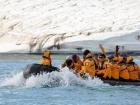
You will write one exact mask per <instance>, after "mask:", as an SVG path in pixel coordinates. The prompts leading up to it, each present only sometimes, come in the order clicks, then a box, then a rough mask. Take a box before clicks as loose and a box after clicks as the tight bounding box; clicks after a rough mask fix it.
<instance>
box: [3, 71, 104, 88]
mask: <svg viewBox="0 0 140 105" xmlns="http://www.w3.org/2000/svg"><path fill="white" fill-rule="evenodd" d="M73 85H74V86H77V85H80V86H85V87H95V86H101V85H103V86H104V85H106V84H104V83H103V82H102V81H101V80H100V79H99V78H94V79H91V78H88V80H83V79H82V78H80V77H77V76H76V75H75V74H73V72H71V71H69V70H68V69H67V68H64V69H61V72H52V73H44V74H43V75H37V76H31V77H30V78H28V79H27V80H25V79H24V77H23V72H20V73H17V74H16V75H13V76H12V77H10V78H9V77H8V78H6V79H5V80H4V81H3V82H2V83H1V85H0V86H15V87H20V86H21V87H26V88H31V87H58V86H63V87H67V86H73Z"/></svg>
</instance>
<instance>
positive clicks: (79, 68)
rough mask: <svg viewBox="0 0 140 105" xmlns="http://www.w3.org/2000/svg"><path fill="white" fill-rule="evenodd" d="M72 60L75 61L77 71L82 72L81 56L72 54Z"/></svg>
mask: <svg viewBox="0 0 140 105" xmlns="http://www.w3.org/2000/svg"><path fill="white" fill-rule="evenodd" d="M72 60H73V63H74V70H75V73H80V71H81V68H82V64H83V62H82V61H81V60H80V57H79V56H78V55H76V54H74V55H72Z"/></svg>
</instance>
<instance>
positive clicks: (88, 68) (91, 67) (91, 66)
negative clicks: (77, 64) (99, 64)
mask: <svg viewBox="0 0 140 105" xmlns="http://www.w3.org/2000/svg"><path fill="white" fill-rule="evenodd" d="M80 73H81V74H85V73H87V74H88V75H89V76H90V77H91V78H94V76H95V63H94V60H93V54H92V53H88V54H87V55H86V56H85V59H84V61H83V66H82V69H81V72H80Z"/></svg>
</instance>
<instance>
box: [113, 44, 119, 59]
mask: <svg viewBox="0 0 140 105" xmlns="http://www.w3.org/2000/svg"><path fill="white" fill-rule="evenodd" d="M114 56H115V57H118V56H119V46H118V45H116V48H115V51H114Z"/></svg>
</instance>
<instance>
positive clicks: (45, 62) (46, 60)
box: [40, 59, 51, 66]
mask: <svg viewBox="0 0 140 105" xmlns="http://www.w3.org/2000/svg"><path fill="white" fill-rule="evenodd" d="M40 64H42V65H48V66H51V61H50V60H49V59H42V60H41V61H40Z"/></svg>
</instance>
